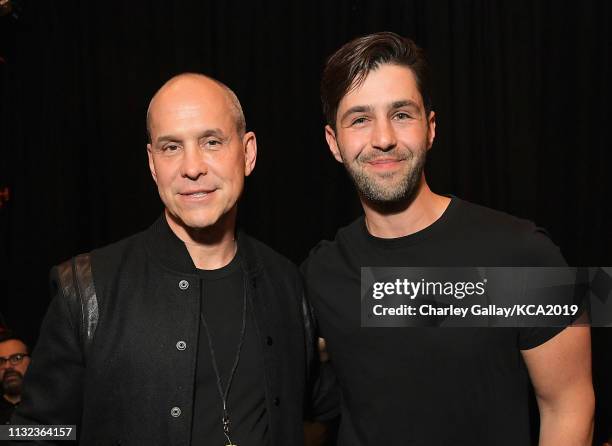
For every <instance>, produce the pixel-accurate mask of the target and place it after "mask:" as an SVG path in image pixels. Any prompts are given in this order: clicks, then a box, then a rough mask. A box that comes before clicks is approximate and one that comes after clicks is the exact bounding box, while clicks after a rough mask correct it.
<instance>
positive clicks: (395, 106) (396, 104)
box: [390, 99, 421, 112]
mask: <svg viewBox="0 0 612 446" xmlns="http://www.w3.org/2000/svg"><path fill="white" fill-rule="evenodd" d="M402 107H408V108H412V109H414V111H416V112H420V111H421V106H420V105H419V104H417V103H416V102H414V101H413V100H411V99H404V100H401V101H395V102H392V103H391V107H390V109H391V110H395V109H398V108H402Z"/></svg>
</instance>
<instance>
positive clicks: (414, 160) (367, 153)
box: [325, 64, 435, 203]
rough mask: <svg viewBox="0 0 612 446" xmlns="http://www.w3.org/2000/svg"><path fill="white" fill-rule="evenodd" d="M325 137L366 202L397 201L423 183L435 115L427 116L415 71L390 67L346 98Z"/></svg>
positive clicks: (368, 78) (372, 74) (377, 71)
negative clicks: (333, 127) (333, 124)
mask: <svg viewBox="0 0 612 446" xmlns="http://www.w3.org/2000/svg"><path fill="white" fill-rule="evenodd" d="M325 137H326V139H327V143H328V145H329V148H330V150H331V152H332V154H333V155H334V157H335V158H336V160H338V161H339V162H341V163H343V164H344V166H345V167H346V169H347V171H348V173H349V175H350V176H351V178H352V179H353V182H354V183H355V185H356V187H357V189H358V191H359V193H360V195H361V196H362V197H363V198H365V199H367V200H369V201H372V202H374V203H396V202H401V201H404V200H408V199H410V197H412V196H413V195H414V194H415V192H416V191H417V189H418V187H419V185H420V182H421V178H422V176H423V168H424V165H425V159H426V154H427V150H429V148H430V147H431V145H432V143H433V140H434V137H435V115H434V113H433V112H430V113H429V116H428V115H427V114H426V112H425V107H424V104H423V98H422V96H421V94H420V93H419V90H418V88H417V83H416V79H415V77H414V74H413V73H412V71H411V70H410V68H407V67H404V66H399V65H392V64H384V65H381V66H379V67H378V68H376V69H375V70H372V71H370V72H369V73H368V75H367V76H366V78H365V80H364V81H363V83H361V84H360V85H358V86H357V87H356V88H354V89H352V90H350V91H349V92H348V93H347V94H346V95H345V96H344V97H343V98H342V100H341V101H340V103H339V104H338V111H337V114H336V130H334V129H332V127H331V126H329V125H328V126H326V127H325Z"/></svg>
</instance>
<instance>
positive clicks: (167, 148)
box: [162, 144, 179, 152]
mask: <svg viewBox="0 0 612 446" xmlns="http://www.w3.org/2000/svg"><path fill="white" fill-rule="evenodd" d="M178 148H179V146H177V145H176V144H168V145H167V146H164V147H162V151H164V152H175V151H177V150H178Z"/></svg>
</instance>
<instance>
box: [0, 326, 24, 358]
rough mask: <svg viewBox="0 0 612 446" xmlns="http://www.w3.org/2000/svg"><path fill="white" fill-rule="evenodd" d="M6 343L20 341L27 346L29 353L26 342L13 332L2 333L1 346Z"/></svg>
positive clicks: (0, 333)
mask: <svg viewBox="0 0 612 446" xmlns="http://www.w3.org/2000/svg"><path fill="white" fill-rule="evenodd" d="M6 341H19V342H21V343H22V344H23V345H25V347H26V350H28V351H29V348H28V344H27V343H26V341H24V340H23V339H22V338H21V337H20V336H19V335H18V334H17V333H15V332H14V331H11V330H4V331H0V344H1V343H2V342H6ZM26 353H27V352H26Z"/></svg>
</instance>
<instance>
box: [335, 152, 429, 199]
mask: <svg viewBox="0 0 612 446" xmlns="http://www.w3.org/2000/svg"><path fill="white" fill-rule="evenodd" d="M383 157H384V158H394V159H398V160H401V163H402V164H404V163H406V164H408V165H410V166H411V167H410V168H409V169H408V170H407V171H406V169H405V168H404V169H403V170H400V171H395V172H384V173H380V174H375V173H370V172H367V171H366V170H365V169H364V167H363V166H364V164H365V163H367V162H369V161H372V160H375V159H376V158H383ZM426 159H427V149H426V148H425V147H420V148H418V149H408V148H405V149H397V148H396V149H393V150H389V151H387V152H384V153H376V154H366V155H360V156H359V158H357V160H356V161H353V163H351V164H348V163H345V164H344V166H345V167H346V170H347V172H348V174H349V176H350V177H351V179H352V180H353V183H354V184H355V187H356V188H357V191H358V192H359V194H360V195H361V196H362V197H363V198H365V199H366V200H368V201H370V202H371V203H373V204H375V205H378V206H383V207H385V206H393V205H397V204H402V203H410V202H412V200H413V199H414V197H415V195H416V193H417V191H418V190H419V185H420V183H421V177H422V175H423V169H424V168H425V161H426Z"/></svg>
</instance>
